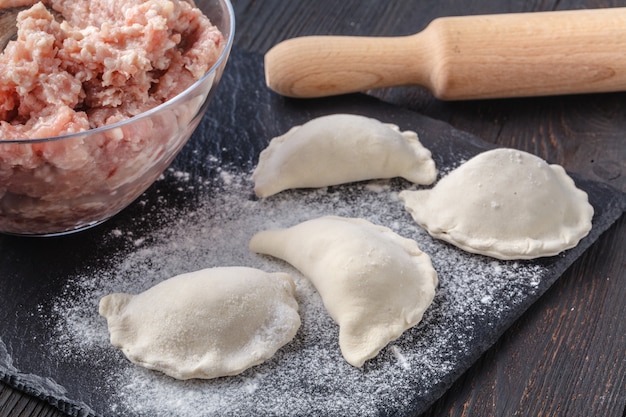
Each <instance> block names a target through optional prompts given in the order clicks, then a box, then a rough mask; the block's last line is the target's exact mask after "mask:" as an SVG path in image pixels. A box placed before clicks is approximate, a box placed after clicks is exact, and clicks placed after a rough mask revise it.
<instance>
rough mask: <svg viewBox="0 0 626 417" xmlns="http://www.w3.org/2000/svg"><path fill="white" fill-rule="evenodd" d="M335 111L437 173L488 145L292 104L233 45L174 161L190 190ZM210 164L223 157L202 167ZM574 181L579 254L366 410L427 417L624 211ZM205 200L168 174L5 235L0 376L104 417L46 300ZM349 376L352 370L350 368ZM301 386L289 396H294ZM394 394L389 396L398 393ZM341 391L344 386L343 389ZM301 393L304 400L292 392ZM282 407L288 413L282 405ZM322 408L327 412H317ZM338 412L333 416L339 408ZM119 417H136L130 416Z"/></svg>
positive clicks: (349, 101) (320, 104)
mask: <svg viewBox="0 0 626 417" xmlns="http://www.w3.org/2000/svg"><path fill="white" fill-rule="evenodd" d="M338 112H346V113H359V114H363V115H367V116H371V117H376V118H378V119H380V120H382V121H385V122H391V123H395V124H397V125H399V126H400V127H401V128H402V129H403V130H414V131H416V132H418V134H419V136H420V139H421V141H422V142H423V143H424V145H425V146H426V147H428V148H429V149H430V150H431V151H432V152H433V157H434V158H435V162H436V163H437V166H438V167H444V168H445V167H448V168H450V167H454V166H458V164H459V163H460V162H461V161H463V160H466V159H468V158H470V157H472V156H473V155H475V154H477V153H479V152H481V151H484V150H486V149H489V148H490V147H491V145H489V144H487V143H485V142H483V141H481V140H480V139H478V138H476V137H474V136H472V135H470V134H468V133H465V132H461V131H458V130H455V129H454V128H452V127H451V126H449V125H447V124H445V123H442V122H439V121H435V120H432V119H430V118H427V117H424V116H422V115H419V114H416V113H413V112H410V111H407V110H404V109H401V108H398V107H395V106H391V105H389V104H386V103H383V102H380V101H378V100H376V99H374V98H371V97H368V96H365V95H360V94H355V95H348V96H342V97H335V98H329V99H319V100H293V99H285V98H283V97H280V96H277V95H275V94H273V93H271V92H270V91H269V90H268V89H266V88H265V84H264V80H263V69H262V57H261V56H258V55H253V54H248V53H245V52H242V51H237V50H235V51H233V54H232V56H231V59H230V61H229V63H228V66H227V70H226V73H225V75H224V77H223V79H222V83H221V85H220V86H219V88H218V90H217V93H216V95H215V97H214V99H213V101H212V102H211V104H210V106H209V110H208V113H207V115H206V116H205V117H204V119H203V120H202V122H201V124H200V126H199V128H198V130H197V131H196V133H195V134H194V136H193V137H192V139H191V140H190V142H189V143H188V144H187V145H186V147H185V148H184V149H183V151H182V152H181V154H180V155H179V156H178V157H177V159H176V160H175V162H174V164H173V168H174V169H175V170H180V171H184V172H186V173H189V175H190V180H189V181H191V182H192V183H193V181H195V180H197V179H200V178H211V177H212V176H216V175H219V172H218V171H219V166H220V165H228V166H239V167H240V168H241V170H242V172H244V171H245V172H249V170H250V169H251V168H252V167H253V166H254V165H255V164H256V160H257V157H258V154H259V152H260V151H261V150H262V149H263V148H264V147H265V146H266V145H267V143H268V141H269V139H270V138H272V137H274V136H277V135H279V134H282V133H284V132H285V131H286V130H287V129H288V128H290V127H291V126H293V125H297V124H302V123H303V122H305V121H307V120H310V119H311V118H313V117H316V116H319V115H323V114H330V113H338ZM209 159H211V161H213V162H214V161H218V162H217V163H208V161H209ZM574 178H575V180H576V182H577V184H578V186H579V187H580V188H582V189H584V190H585V191H586V192H587V193H588V195H589V198H590V202H591V203H592V205H593V206H594V208H595V215H594V220H593V230H592V232H591V233H590V235H588V236H587V237H586V238H585V239H583V241H582V242H581V243H580V244H579V245H578V246H577V247H576V248H574V249H572V250H569V251H567V252H566V253H564V254H562V255H560V256H556V257H551V258H545V259H541V260H538V261H532V262H534V263H536V264H537V265H540V266H541V267H542V268H544V269H545V271H546V272H545V274H544V276H542V277H541V281H540V283H539V284H538V286H537V287H536V288H531V290H529V291H526V292H523V293H522V294H521V296H519V294H518V295H516V297H517V298H519V299H517V300H515V303H512V307H511V308H510V309H509V310H507V311H506V312H504V313H503V314H499V315H498V317H486V318H485V317H475V318H472V320H474V323H475V326H473V327H472V328H471V329H469V330H468V334H466V335H464V334H461V335H459V336H458V337H459V340H462V339H463V338H466V339H465V340H466V341H467V342H468V344H469V347H468V348H467V349H464V350H458V349H457V350H454V349H452V348H451V352H455V351H458V352H461V354H460V356H458V357H452V355H451V357H450V358H449V359H447V363H449V364H450V368H449V369H447V370H446V371H445V375H444V376H443V377H441V378H439V379H433V380H432V384H431V385H428V384H424V383H423V380H414V379H413V377H412V376H411V374H410V373H408V374H407V376H406V377H403V378H404V380H402V381H401V385H403V386H402V389H403V390H404V391H402V392H404V394H402V395H405V396H408V398H407V399H406V401H394V399H393V398H391V397H392V396H393V395H391V396H390V394H389V393H390V392H389V391H385V390H382V391H381V392H380V398H374V399H373V401H374V403H375V405H374V409H372V410H369V411H370V413H369V414H371V415H406V414H409V413H420V412H423V411H424V410H425V409H426V408H427V407H428V406H429V405H430V404H432V402H433V401H434V400H436V399H437V398H438V397H439V396H441V395H442V394H443V393H444V392H445V391H446V390H447V389H448V388H449V386H450V385H451V384H452V383H453V381H454V380H455V379H456V378H457V377H458V376H460V375H461V374H462V373H463V372H464V371H465V370H467V369H468V368H469V367H470V366H471V365H472V363H473V362H474V361H475V360H476V359H477V358H478V357H479V356H480V355H481V354H482V353H483V352H484V351H485V350H486V349H487V348H489V347H490V346H491V345H492V344H493V343H494V342H495V341H496V340H497V339H498V338H499V337H500V336H501V334H502V333H503V332H504V331H505V330H506V329H507V328H508V327H509V326H510V325H511V324H512V323H513V322H514V321H515V320H516V319H517V318H518V317H519V316H520V315H521V314H522V313H523V312H524V311H525V310H526V309H527V308H528V307H529V306H530V305H531V304H532V303H533V302H534V301H536V300H537V299H538V298H539V297H540V296H541V295H542V294H543V293H544V292H545V291H546V290H547V289H548V288H549V287H550V285H552V284H553V283H554V282H555V281H556V280H557V279H558V278H559V276H560V275H561V274H562V273H563V272H564V271H565V269H566V268H568V267H569V266H570V265H571V264H572V263H573V262H574V261H575V260H576V259H577V258H578V257H579V256H580V255H581V254H582V253H583V252H584V251H585V250H586V249H587V248H588V247H589V246H590V245H592V243H593V242H594V241H595V240H596V239H597V238H598V236H599V235H600V234H601V233H603V232H604V231H605V230H606V229H607V228H608V227H610V225H611V224H612V223H613V222H614V221H615V220H616V219H618V218H619V217H620V216H621V214H622V213H623V212H624V210H625V208H626V197H625V195H624V194H623V193H621V192H618V191H616V190H614V189H612V188H610V187H608V186H606V185H603V184H600V183H596V182H592V181H588V180H585V179H582V178H578V177H574ZM250 194H252V192H251V191H250ZM164 196H165V197H166V198H163V197H164ZM201 198H202V197H201V195H199V194H197V193H195V192H194V191H193V188H184V187H180V184H178V183H176V181H174V180H172V179H171V177H166V178H165V179H164V180H161V181H158V182H157V183H155V185H153V186H152V187H151V188H150V189H149V190H148V191H147V192H146V193H145V195H144V196H143V197H142V198H141V200H142V201H141V203H140V202H136V203H134V204H133V205H131V206H130V207H128V208H127V209H126V210H124V211H123V212H122V213H120V214H119V215H117V216H115V217H114V218H113V219H111V220H109V221H107V222H105V223H104V224H102V225H100V226H97V227H95V228H93V229H90V230H87V231H84V232H80V233H77V234H74V235H69V236H64V237H56V238H19V237H13V236H0V251H1V252H2V257H1V259H0V380H2V381H4V382H5V383H7V384H9V385H11V386H14V387H16V388H17V389H20V390H23V391H24V392H26V393H29V394H32V395H34V396H37V397H39V398H42V399H45V400H46V401H48V402H50V403H51V404H53V405H55V406H57V407H58V408H59V409H60V410H62V411H64V412H66V413H67V414H69V415H72V416H91V415H108V414H109V413H110V411H109V410H110V404H109V401H110V400H109V396H108V392H109V389H110V387H107V385H106V378H105V375H104V374H103V372H105V371H103V367H102V366H93V367H91V366H88V365H87V364H85V363H82V362H78V363H74V362H72V360H70V359H67V358H65V359H59V358H61V357H62V356H59V355H50V354H49V351H50V350H51V349H53V348H54V346H53V345H52V344H53V343H55V339H54V338H53V337H52V336H51V329H50V328H49V326H50V321H49V318H48V317H47V315H46V312H47V309H48V308H49V304H50V303H51V300H52V299H54V298H58V297H59V296H60V295H62V294H63V293H64V291H65V292H67V286H68V281H67V279H68V277H72V276H80V275H84V274H86V273H88V272H89V271H91V270H98V269H101V268H105V267H107V266H108V265H106V264H107V262H109V261H107V260H108V259H113V258H114V257H115V256H117V255H119V254H127V253H132V252H133V251H134V250H137V248H136V247H135V245H133V244H132V242H127V244H125V245H122V246H120V240H115V239H106V238H104V237H105V236H110V235H111V233H112V231H114V230H120V229H121V230H132V232H133V237H134V238H136V239H140V238H141V237H142V236H146V235H148V234H149V232H150V230H152V229H153V228H156V227H164V225H165V224H166V222H167V221H168V220H166V219H162V218H161V217H160V216H159V215H160V213H162V212H165V211H170V212H171V211H172V210H177V209H180V211H181V213H182V212H189V211H190V210H193V208H194V207H195V206H196V205H199V204H201V201H200V199H201ZM251 198H252V197H251ZM216 210H219V207H217V208H216ZM70 285H71V284H70ZM496 297H497V295H496ZM504 301H505V302H506V301H507V300H504ZM492 319H493V320H492ZM431 320H435V319H431ZM455 331H458V330H455ZM461 332H462V331H461ZM111 349H113V348H111ZM292 353H293V352H292ZM385 358H386V359H385ZM385 358H383V359H381V361H382V360H387V359H389V355H387V356H386V357H385ZM332 359H333V358H331V359H329V360H332ZM339 360H340V359H339ZM377 363H380V362H376V361H374V363H373V364H372V365H369V368H368V367H367V366H366V369H365V371H363V375H364V377H365V378H366V377H367V373H368V372H372V373H373V372H374V371H375V368H376V366H377ZM105 369H106V368H105ZM268 369H269V370H265V372H266V373H271V368H268ZM342 369H343V368H342ZM346 372H353V370H351V369H348V370H347V371H346ZM415 372H416V373H417V372H419V370H416V371H415ZM340 377H341V375H338V376H336V378H340ZM210 383H211V382H208V384H210ZM316 383H317V381H305V380H304V378H301V381H300V384H305V385H310V386H311V387H313V388H314V389H317V390H318V391H320V392H322V395H321V396H319V394H320V393H319V392H318V393H317V394H318V396H315V397H311V407H310V410H311V415H321V414H330V413H331V412H330V411H329V410H330V408H328V409H325V408H324V407H325V404H324V403H323V399H324V398H325V395H327V394H328V393H324V392H323V391H324V388H323V387H322V388H320V387H319V386H317V385H316ZM296 385H297V384H294V385H293V386H291V387H288V388H287V389H288V390H289V389H294V390H296V389H298V387H297V386H296ZM404 385H406V386H407V387H404ZM315 387H317V388H315ZM392 388H394V390H393V391H394V392H400V391H401V390H400V389H397V390H396V389H395V387H392ZM347 391H348V392H349V391H350V388H349V387H348V390H347ZM407 393H408V394H407ZM411 393H412V394H411ZM262 394H263V391H262V390H260V391H259V394H258V395H259V396H260V398H259V397H257V398H255V399H254V401H256V403H257V404H258V405H259V407H258V409H255V408H252V409H249V410H248V411H249V414H253V415H263V414H265V412H263V407H262V406H261V405H262V403H263V401H268V402H271V401H273V399H272V398H269V397H262ZM298 395H303V394H302V392H301V391H298ZM311 395H313V393H311ZM411 395H413V397H411ZM373 396H374V397H375V396H376V394H373ZM329 398H331V397H330V396H329ZM346 398H347V400H346V402H347V404H345V407H346V408H345V409H343V410H344V411H345V410H350V409H352V408H356V409H358V407H355V404H350V398H351V397H350V395H349V394H348V395H347V397H346ZM356 398H357V397H355V401H357V399H356ZM284 406H285V407H287V404H284ZM233 407H235V405H233ZM241 407H244V406H243V405H242V406H241ZM333 407H337V405H334V406H333ZM229 410H230V411H229ZM243 410H244V411H242V409H235V408H233V409H232V410H231V409H229V408H228V407H226V408H225V409H224V410H223V411H224V413H223V414H232V415H242V414H246V412H245V408H243ZM324 410H327V412H326V413H324ZM333 410H334V412H337V409H336V408H333ZM340 412H341V409H340ZM218 414H222V413H218ZM267 414H272V415H281V414H289V408H285V410H282V409H281V406H280V405H278V406H277V407H275V408H273V411H272V412H271V413H269V412H267ZM123 415H126V416H129V417H132V415H131V414H128V413H124V414H123ZM137 415H149V413H148V414H143V413H140V414H137ZM196 415H203V414H202V412H200V411H198V412H197V413H194V416H196ZM207 415H208V414H207Z"/></svg>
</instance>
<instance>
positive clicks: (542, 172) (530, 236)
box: [400, 149, 593, 260]
mask: <svg viewBox="0 0 626 417" xmlns="http://www.w3.org/2000/svg"><path fill="white" fill-rule="evenodd" d="M400 199H401V200H403V201H404V204H405V207H406V209H407V211H408V212H409V213H411V215H412V216H413V218H414V219H415V221H416V222H417V223H418V224H419V225H420V226H422V227H423V228H424V229H426V230H427V231H428V232H429V233H430V234H431V235H432V236H433V237H435V238H438V239H442V240H445V241H447V242H449V243H451V244H453V245H456V246H457V247H459V248H461V249H463V250H465V251H468V252H472V253H478V254H482V255H486V256H491V257H494V258H498V259H504V260H507V259H533V258H538V257H543V256H552V255H556V254H558V253H560V252H562V251H564V250H566V249H569V248H572V247H574V246H576V245H577V244H578V242H579V241H580V239H582V238H583V237H584V236H586V235H587V234H588V233H589V231H590V230H591V219H592V217H593V207H592V206H591V205H590V204H589V202H588V198H587V194H586V193H585V192H584V191H582V190H580V189H578V188H577V187H576V185H575V184H574V181H573V180H572V179H571V178H570V177H569V176H568V175H567V173H566V172H565V170H564V169H563V168H562V167H561V166H559V165H549V164H548V163H546V162H545V161H544V160H543V159H541V158H539V157H537V156H534V155H532V154H529V153H526V152H522V151H518V150H515V149H495V150H491V151H487V152H483V153H481V154H479V155H477V156H475V157H474V158H472V159H470V160H469V161H467V162H465V163H464V164H463V165H461V166H459V167H458V168H457V169H455V170H454V171H452V172H450V174H448V175H447V176H446V177H444V178H442V179H441V180H440V181H439V182H438V183H437V184H436V185H435V186H434V187H433V188H432V189H430V190H417V191H403V192H401V193H400Z"/></svg>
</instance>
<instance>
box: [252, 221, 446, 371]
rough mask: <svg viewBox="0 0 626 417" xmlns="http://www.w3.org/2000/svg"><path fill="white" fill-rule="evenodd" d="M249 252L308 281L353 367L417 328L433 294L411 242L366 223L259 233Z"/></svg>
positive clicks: (424, 259) (433, 277) (424, 260)
mask: <svg viewBox="0 0 626 417" xmlns="http://www.w3.org/2000/svg"><path fill="white" fill-rule="evenodd" d="M250 249H251V250H252V251H254V252H257V253H262V254H267V255H272V256H275V257H277V258H281V259H283V260H285V261H287V262H289V263H290V264H291V265H293V266H294V267H295V268H297V269H298V270H299V271H300V272H302V274H303V275H304V276H306V277H307V278H308V279H310V280H311V282H312V283H313V285H314V286H315V288H316V289H317V291H319V293H320V295H321V297H322V301H323V302H324V306H325V307H326V309H327V311H328V313H329V314H330V316H331V317H332V318H333V319H334V320H335V322H337V323H338V324H339V346H340V348H341V352H342V354H343V356H344V358H345V359H346V361H348V363H350V364H351V365H353V366H356V367H360V366H362V365H363V363H364V362H365V361H366V360H367V359H370V358H373V357H374V356H376V354H378V352H379V351H380V350H381V349H382V348H383V347H385V346H386V345H387V344H388V343H389V342H390V341H392V340H394V339H396V338H398V337H399V336H400V335H401V334H402V332H404V331H405V330H406V329H408V328H410V327H412V326H414V325H416V324H417V323H419V321H420V320H421V319H422V315H423V314H424V311H425V310H426V308H427V307H428V306H429V305H430V304H431V302H432V300H433V297H434V294H435V288H436V287H437V273H436V272H435V270H434V269H433V267H432V264H431V262H430V258H429V257H428V255H426V254H424V253H423V252H422V251H420V249H419V247H418V246H417V243H416V242H415V241H413V240H410V239H406V238H403V237H401V236H399V235H397V234H395V233H394V232H393V231H391V230H390V229H388V228H386V227H383V226H377V225H374V224H372V223H370V222H368V221H367V220H364V219H351V218H342V217H333V216H328V217H321V218H318V219H314V220H309V221H306V222H304V223H300V224H298V225H296V226H293V227H291V228H288V229H280V230H267V231H262V232H259V233H257V234H256V235H255V236H254V237H253V238H252V240H251V241H250Z"/></svg>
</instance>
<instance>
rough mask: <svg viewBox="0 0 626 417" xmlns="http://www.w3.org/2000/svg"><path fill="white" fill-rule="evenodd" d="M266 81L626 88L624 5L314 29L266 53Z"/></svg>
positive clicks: (455, 93) (539, 90) (467, 89)
mask: <svg viewBox="0 0 626 417" xmlns="http://www.w3.org/2000/svg"><path fill="white" fill-rule="evenodd" d="M265 77H266V82H267V85H268V86H269V87H270V88H271V89H272V90H274V91H276V92H278V93H279V94H282V95H285V96H290V97H302V98H304V97H322V96H330V95H337V94H344V93H352V92H357V91H363V90H368V89H373V88H381V87H390V86H398V85H421V86H423V87H426V88H428V89H429V90H430V91H431V92H432V93H433V94H434V95H435V96H436V97H438V98H441V99H444V100H466V99H481V98H498V97H524V96H542V95H559V94H573V93H592V92H608V91H625V90H626V8H612V9H596V10H573V11H558V12H537V13H512V14H494V15H479V16H460V17H444V18H439V19H435V20H433V21H432V22H431V23H430V24H429V25H428V26H427V27H426V28H425V29H424V30H423V31H422V32H420V33H417V34H415V35H410V36H402V37H387V38H385V37H348V36H308V37H300V38H294V39H290V40H287V41H284V42H281V43H279V44H278V45H276V46H274V47H273V48H272V49H271V50H269V51H268V52H267V54H266V55H265Z"/></svg>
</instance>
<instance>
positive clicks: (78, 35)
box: [0, 0, 225, 234]
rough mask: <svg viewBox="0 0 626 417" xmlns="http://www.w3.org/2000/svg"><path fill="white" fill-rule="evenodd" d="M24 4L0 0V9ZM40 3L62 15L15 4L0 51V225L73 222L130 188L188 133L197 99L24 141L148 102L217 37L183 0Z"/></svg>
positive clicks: (158, 100) (204, 60)
mask: <svg viewBox="0 0 626 417" xmlns="http://www.w3.org/2000/svg"><path fill="white" fill-rule="evenodd" d="M32 3H33V2H32V0H30V1H28V0H0V8H2V7H9V6H16V5H24V4H26V5H30V4H32ZM45 4H46V5H47V6H48V7H50V8H52V9H54V10H56V11H57V12H59V13H60V14H61V15H62V16H63V18H62V19H61V18H59V17H57V18H56V20H55V18H54V17H53V15H52V14H51V13H50V12H49V11H48V9H47V8H46V7H45V6H44V3H35V4H33V5H32V7H30V8H29V9H28V10H25V11H23V12H21V13H20V14H19V17H18V39H17V40H16V41H13V42H10V43H9V44H8V45H7V47H6V48H5V50H4V52H2V54H0V231H9V232H14V233H44V234H46V233H54V232H58V231H59V230H63V229H72V228H80V227H81V225H82V224H84V223H93V222H95V221H97V220H99V219H103V218H105V217H106V216H109V215H110V214H114V213H115V212H116V211H117V210H119V209H121V208H123V207H124V206H125V204H127V202H125V200H128V198H132V197H136V196H138V195H139V194H140V193H141V192H142V191H143V190H145V189H146V188H147V187H148V186H149V185H150V184H151V182H152V181H154V179H155V178H156V176H158V174H159V173H160V170H163V169H165V167H166V165H164V164H166V163H168V160H170V161H171V158H173V156H174V155H175V153H176V151H177V149H179V147H180V146H181V145H180V144H181V143H182V141H183V138H184V137H186V136H188V134H189V132H190V129H192V128H193V126H192V125H191V124H190V122H191V119H192V118H193V116H194V114H195V112H196V111H197V110H198V108H199V105H200V104H198V103H196V102H183V103H181V104H178V105H177V106H176V107H175V108H172V109H170V110H168V111H164V112H162V113H160V115H159V117H158V118H157V117H153V118H146V119H141V120H137V121H136V122H134V123H131V124H125V125H121V126H119V127H116V128H114V129H112V130H106V131H103V132H99V133H97V134H94V135H88V136H83V135H79V136H77V137H72V138H71V139H67V138H65V139H63V140H60V141H59V140H53V141H45V142H41V141H33V142H32V143H30V141H29V140H30V139H38V138H50V137H56V136H61V135H65V134H69V133H76V132H85V131H89V130H91V129H94V128H98V127H102V126H105V125H110V124H112V123H116V122H119V121H123V120H126V119H129V118H132V117H133V116H136V115H138V114H140V113H142V112H145V111H146V110H149V109H151V108H154V107H155V106H158V105H160V104H162V103H164V102H165V101H167V100H169V99H171V98H172V97H174V96H176V95H177V94H178V93H180V92H182V91H183V90H185V89H186V88H187V87H189V86H190V85H191V84H193V83H194V82H195V81H196V80H198V79H199V78H201V77H202V76H203V75H204V74H205V73H206V72H207V71H208V70H209V69H210V68H211V67H212V66H213V65H214V63H215V62H216V61H217V59H218V58H219V55H220V54H221V52H222V51H223V49H224V47H225V39H224V37H223V35H222V34H221V33H220V31H219V30H218V29H217V28H216V27H215V26H214V25H213V24H212V23H211V22H210V21H209V19H208V18H207V17H206V16H204V15H203V13H202V12H201V11H200V10H199V9H197V8H195V7H193V6H192V5H190V4H189V3H188V2H186V1H184V0H90V1H83V0H49V1H47V2H46V3H45ZM11 139H25V140H27V142H26V143H15V142H10V141H9V142H7V141H6V140H11ZM121 196H124V197H123V198H122V197H121ZM131 201H132V200H131Z"/></svg>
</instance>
